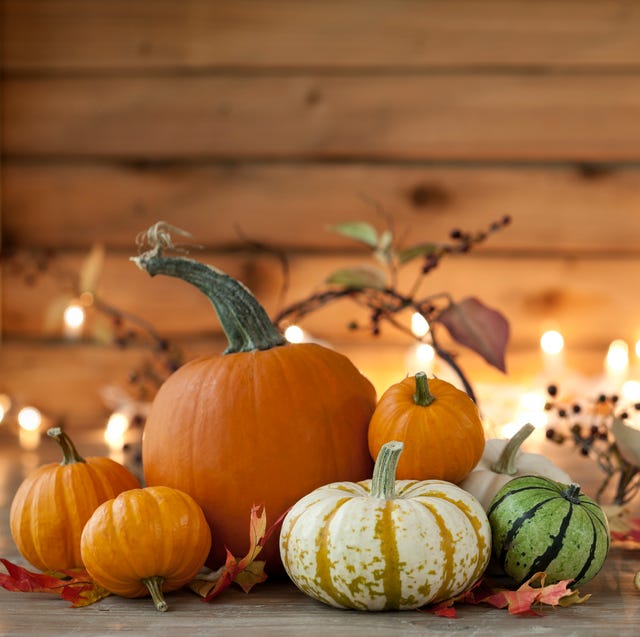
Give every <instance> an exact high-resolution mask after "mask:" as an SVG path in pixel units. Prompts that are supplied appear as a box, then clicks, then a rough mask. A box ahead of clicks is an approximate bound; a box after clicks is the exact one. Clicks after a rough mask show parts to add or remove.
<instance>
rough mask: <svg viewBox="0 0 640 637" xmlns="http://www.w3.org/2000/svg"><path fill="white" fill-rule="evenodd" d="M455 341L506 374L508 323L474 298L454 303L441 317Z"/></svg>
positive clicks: (439, 319)
mask: <svg viewBox="0 0 640 637" xmlns="http://www.w3.org/2000/svg"><path fill="white" fill-rule="evenodd" d="M438 321H439V322H440V323H442V324H443V325H444V326H445V327H446V328H447V330H448V331H449V334H451V336H452V338H453V339H454V340H456V341H457V342H458V343H460V344H461V345H464V346H466V347H468V348H469V349H471V350H473V351H474V352H476V353H477V354H480V356H482V358H484V360H485V361H487V363H489V364H490V365H493V366H494V367H496V368H497V369H499V370H500V371H501V372H506V365H505V353H506V349H507V342H508V340H509V323H508V321H507V319H506V318H505V317H504V316H503V315H502V314H501V313H500V312H498V311H497V310H493V309H491V308H489V307H487V306H486V305H484V304H483V303H482V302H481V301H479V300H478V299H476V298H474V297H467V298H466V299H463V300H462V301H460V302H459V303H451V305H450V306H449V307H447V308H446V309H445V310H443V311H442V312H441V313H440V315H439V316H438Z"/></svg>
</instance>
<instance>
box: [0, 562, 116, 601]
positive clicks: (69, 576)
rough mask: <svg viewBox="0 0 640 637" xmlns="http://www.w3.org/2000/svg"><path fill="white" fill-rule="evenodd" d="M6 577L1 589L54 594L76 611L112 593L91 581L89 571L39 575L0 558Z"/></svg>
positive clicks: (1, 576) (1, 578) (0, 576)
mask: <svg viewBox="0 0 640 637" xmlns="http://www.w3.org/2000/svg"><path fill="white" fill-rule="evenodd" d="M0 562H1V563H2V564H3V566H4V567H5V569H6V570H7V573H6V574H5V573H0V586H2V588H5V589H6V590H8V591H14V592H21V593H51V594H53V595H58V596H59V597H61V598H62V599H64V600H66V601H69V602H71V605H72V606H73V607H79V606H88V605H89V604H93V603H95V602H97V601H99V600H101V599H103V598H105V597H107V596H108V595H110V593H109V591H107V590H106V589H104V588H102V587H101V586H98V585H97V584H96V583H95V582H93V581H92V580H91V578H90V577H89V575H88V574H87V572H86V571H83V570H72V571H63V572H61V573H59V574H58V573H36V572H33V571H29V570H27V569H26V568H23V567H22V566H18V565H17V564H13V563H12V562H10V561H9V560H6V559H4V558H0Z"/></svg>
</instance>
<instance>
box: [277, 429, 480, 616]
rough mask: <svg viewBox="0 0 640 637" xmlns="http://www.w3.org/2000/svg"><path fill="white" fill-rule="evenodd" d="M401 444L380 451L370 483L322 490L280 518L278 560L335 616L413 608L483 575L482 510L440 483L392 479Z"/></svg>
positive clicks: (454, 592)
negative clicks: (344, 612) (333, 610)
mask: <svg viewBox="0 0 640 637" xmlns="http://www.w3.org/2000/svg"><path fill="white" fill-rule="evenodd" d="M402 446H403V445H402V443H401V442H395V441H393V442H389V443H387V444H385V445H383V447H382V448H381V450H380V453H379V455H378V458H377V460H376V464H375V468H374V473H373V478H372V479H371V480H365V481H363V482H358V483H354V482H337V483H333V484H329V485H326V486H324V487H320V488H319V489H316V490H315V491H312V492H311V493H310V494H308V495H307V496H305V497H303V498H302V499H301V500H299V501H298V502H297V503H296V504H295V505H294V506H293V507H292V508H291V509H290V511H289V513H288V514H287V515H286V517H285V519H284V521H283V524H282V528H281V533H280V554H281V556H282V562H283V564H284V566H285V569H286V571H287V573H288V574H289V576H290V578H291V579H292V581H293V582H294V583H295V584H296V586H297V587H298V588H299V589H300V590H301V591H303V592H304V593H306V594H307V595H309V596H311V597H313V598H314V599H317V600H319V601H321V602H324V603H325V604H329V605H331V606H335V607H338V608H353V609H358V610H370V611H382V610H391V609H393V610H404V609H411V608H419V607H420V606H424V605H425V604H428V603H431V602H438V601H442V600H445V599H449V598H451V597H453V596H455V595H458V594H460V593H462V592H464V591H465V590H467V589H468V588H469V587H471V586H472V585H473V584H474V583H475V582H476V581H477V580H478V579H479V578H480V577H481V576H482V574H483V573H484V571H485V569H486V567H487V564H488V562H489V558H490V554H491V529H490V526H489V521H488V518H487V516H486V513H485V512H484V511H483V509H482V507H481V506H480V504H479V502H478V501H477V500H476V499H475V498H474V497H473V496H471V495H470V494H469V493H467V492H466V491H463V490H462V489H460V488H459V487H457V486H456V485H454V484H451V483H449V482H444V481H441V480H423V481H418V480H397V481H396V480H395V469H396V465H397V462H398V456H399V455H400V453H401V451H402Z"/></svg>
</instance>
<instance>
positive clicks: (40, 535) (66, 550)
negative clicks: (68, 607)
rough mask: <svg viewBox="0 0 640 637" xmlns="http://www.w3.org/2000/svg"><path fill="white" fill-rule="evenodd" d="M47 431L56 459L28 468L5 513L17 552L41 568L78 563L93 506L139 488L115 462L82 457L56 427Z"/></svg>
mask: <svg viewBox="0 0 640 637" xmlns="http://www.w3.org/2000/svg"><path fill="white" fill-rule="evenodd" d="M47 434H48V435H49V436H50V437H51V438H53V439H54V440H55V441H56V442H57V443H58V444H59V445H60V447H61V449H62V456H63V457H62V462H61V463H55V462H54V463H50V464H45V465H42V466H40V467H38V468H37V469H36V470H35V471H32V472H31V473H30V474H29V475H28V476H27V477H26V478H25V479H24V481H23V482H22V484H21V485H20V486H19V487H18V490H17V491H16V494H15V496H14V497H13V501H12V503H11V510H10V513H9V522H10V526H11V535H12V536H13V540H14V542H15V543H16V546H17V548H18V550H19V551H20V554H21V555H22V556H23V557H24V558H25V559H26V560H28V561H29V562H31V564H33V565H34V566H35V567H36V568H39V569H40V570H43V571H62V570H66V569H72V568H81V567H82V558H81V555H80V536H81V534H82V529H83V527H84V525H85V523H86V522H87V520H88V519H89V518H90V517H91V515H92V514H93V512H94V511H95V510H96V508H97V507H98V506H99V505H100V504H102V503H103V502H104V501H105V500H109V499H111V498H115V496H117V495H118V494H119V493H121V492H122V491H126V490H128V489H135V488H137V487H139V486H140V483H139V482H138V479H137V478H136V477H135V476H134V475H133V474H132V473H131V472H130V471H129V470H128V469H127V468H126V467H123V466H122V465H121V464H119V463H117V462H115V461H114V460H111V458H104V457H101V456H95V457H89V458H87V459H86V460H85V459H84V458H83V457H82V456H81V455H80V454H79V453H78V451H77V450H76V448H75V446H74V444H73V442H72V441H71V438H69V436H67V434H65V433H64V432H63V431H62V430H61V429H60V428H59V427H52V428H51V429H49V431H48V432H47Z"/></svg>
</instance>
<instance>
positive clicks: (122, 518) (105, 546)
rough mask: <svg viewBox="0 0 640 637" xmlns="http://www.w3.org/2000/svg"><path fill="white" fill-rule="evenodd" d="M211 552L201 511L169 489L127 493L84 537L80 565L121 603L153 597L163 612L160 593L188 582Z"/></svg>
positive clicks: (99, 514) (96, 517)
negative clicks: (136, 598) (135, 598)
mask: <svg viewBox="0 0 640 637" xmlns="http://www.w3.org/2000/svg"><path fill="white" fill-rule="evenodd" d="M210 547H211V530H210V529H209V526H208V525H207V521H206V520H205V517H204V514H203V513H202V509H201V508H200V507H199V506H198V504H197V503H196V501H195V500H194V499H193V498H192V497H191V496H189V495H187V494H186V493H182V492H181V491H178V490H176V489H170V488H169V487H147V488H145V489H131V490H130V491H125V492H124V493H121V494H120V495H119V496H118V497H116V498H114V499H112V500H108V501H107V502H104V503H102V504H101V505H100V506H99V507H98V508H97V509H96V510H95V511H94V513H93V515H92V516H91V517H90V518H89V520H88V522H87V524H86V525H85V527H84V530H83V532H82V542H81V549H82V561H83V562H84V566H85V568H86V569H87V572H88V573H89V575H90V576H91V578H92V579H93V580H94V581H95V582H96V583H97V584H99V585H100V586H102V587H103V588H106V589H107V590H108V591H110V592H111V593H115V594H116V595H121V596H122V597H144V596H146V595H149V594H150V595H151V597H152V599H153V602H154V604H155V607H156V608H157V609H158V610H160V611H165V610H167V603H166V602H165V600H164V596H163V594H162V593H163V592H169V591H175V590H177V589H179V588H181V587H182V586H184V585H185V584H187V583H188V582H190V581H191V580H192V579H193V578H194V577H195V575H196V574H197V573H198V571H199V570H200V569H201V568H202V565H203V564H204V561H205V559H206V558H207V555H208V554H209V549H210Z"/></svg>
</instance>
